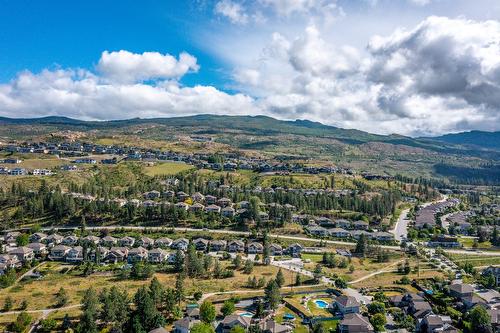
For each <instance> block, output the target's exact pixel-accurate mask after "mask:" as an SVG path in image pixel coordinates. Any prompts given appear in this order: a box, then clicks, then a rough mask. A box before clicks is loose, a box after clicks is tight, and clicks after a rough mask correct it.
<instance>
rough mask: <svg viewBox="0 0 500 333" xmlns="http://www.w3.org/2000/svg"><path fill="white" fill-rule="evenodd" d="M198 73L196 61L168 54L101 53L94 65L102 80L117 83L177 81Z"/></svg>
mask: <svg viewBox="0 0 500 333" xmlns="http://www.w3.org/2000/svg"><path fill="white" fill-rule="evenodd" d="M198 69H199V66H198V64H197V60H196V58H195V57H193V56H192V55H190V54H188V53H185V52H183V53H181V54H180V55H179V59H176V58H175V57H174V56H171V55H170V54H161V53H158V52H144V53H142V54H137V53H131V52H128V51H124V50H121V51H117V52H108V51H104V52H103V53H102V55H101V59H100V60H99V63H98V64H97V70H98V71H99V72H100V73H101V74H102V76H103V77H105V78H107V79H109V80H112V81H116V82H141V81H147V80H154V79H177V78H179V77H182V76H183V75H185V74H186V73H188V72H196V71H198Z"/></svg>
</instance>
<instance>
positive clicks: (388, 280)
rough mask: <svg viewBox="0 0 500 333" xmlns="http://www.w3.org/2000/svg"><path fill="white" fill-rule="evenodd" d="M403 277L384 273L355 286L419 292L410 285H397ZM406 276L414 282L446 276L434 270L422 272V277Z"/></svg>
mask: <svg viewBox="0 0 500 333" xmlns="http://www.w3.org/2000/svg"><path fill="white" fill-rule="evenodd" d="M403 276H405V275H401V274H398V273H393V272H390V273H382V274H378V275H375V276H372V277H370V278H368V279H366V280H363V281H360V282H358V283H356V284H355V285H354V287H356V288H378V287H395V286H397V287H401V288H405V289H407V290H408V291H410V292H416V291H417V290H416V289H415V288H413V287H412V286H411V285H409V284H408V285H404V284H396V283H395V282H396V281H398V280H400V279H401V278H402V277H403ZM406 276H407V277H408V278H409V279H410V280H413V279H416V280H419V279H428V278H432V277H436V276H439V277H443V276H444V274H443V273H442V272H439V271H437V270H432V271H423V272H420V275H418V274H417V273H413V272H412V273H410V274H408V275H406Z"/></svg>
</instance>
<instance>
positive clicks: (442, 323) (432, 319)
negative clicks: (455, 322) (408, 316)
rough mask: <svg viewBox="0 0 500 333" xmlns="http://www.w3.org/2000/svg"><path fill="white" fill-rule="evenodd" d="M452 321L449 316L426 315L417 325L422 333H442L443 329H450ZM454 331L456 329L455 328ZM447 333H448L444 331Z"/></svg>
mask: <svg viewBox="0 0 500 333" xmlns="http://www.w3.org/2000/svg"><path fill="white" fill-rule="evenodd" d="M451 324H452V320H451V318H450V317H449V316H440V315H436V314H432V313H430V314H428V315H426V316H425V317H424V319H422V321H421V322H420V323H419V325H418V326H419V327H420V331H421V332H424V333H437V332H443V329H444V328H448V329H449V328H450V326H451ZM455 330H456V328H455ZM446 332H449V331H446Z"/></svg>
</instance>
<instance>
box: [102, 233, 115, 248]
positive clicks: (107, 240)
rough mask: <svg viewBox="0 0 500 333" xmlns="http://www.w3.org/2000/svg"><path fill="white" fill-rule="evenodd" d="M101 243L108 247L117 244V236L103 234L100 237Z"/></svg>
mask: <svg viewBox="0 0 500 333" xmlns="http://www.w3.org/2000/svg"><path fill="white" fill-rule="evenodd" d="M101 244H102V245H104V246H108V247H112V246H116V244H118V238H115V237H113V236H105V237H103V238H102V239H101Z"/></svg>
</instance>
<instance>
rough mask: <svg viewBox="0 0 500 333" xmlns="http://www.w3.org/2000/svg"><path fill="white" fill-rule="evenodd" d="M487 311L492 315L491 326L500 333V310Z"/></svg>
mask: <svg viewBox="0 0 500 333" xmlns="http://www.w3.org/2000/svg"><path fill="white" fill-rule="evenodd" d="M486 311H487V312H488V314H489V315H490V318H491V320H490V322H491V326H493V328H494V329H495V330H496V332H498V330H499V329H500V309H488V310H486Z"/></svg>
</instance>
